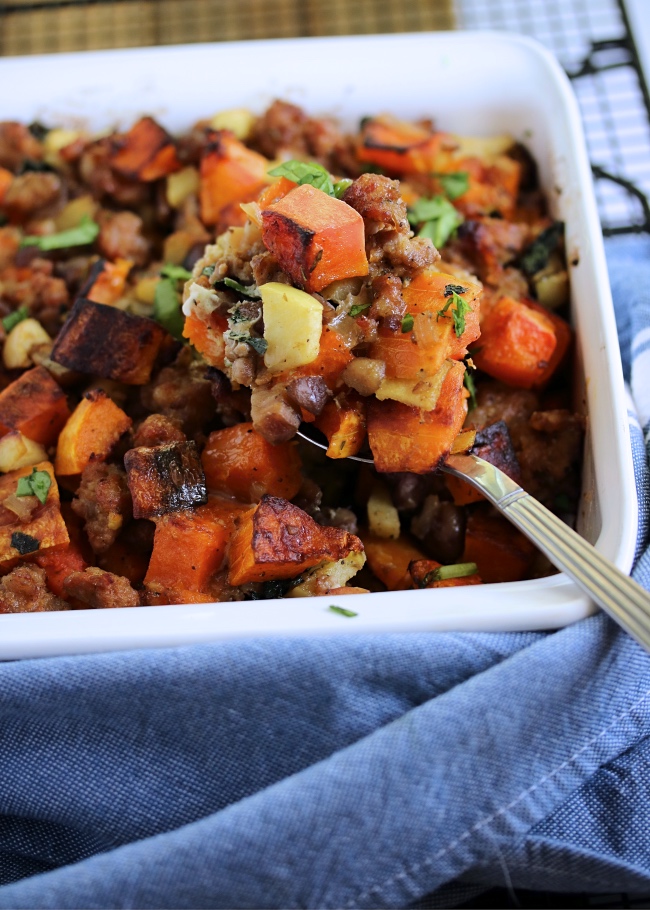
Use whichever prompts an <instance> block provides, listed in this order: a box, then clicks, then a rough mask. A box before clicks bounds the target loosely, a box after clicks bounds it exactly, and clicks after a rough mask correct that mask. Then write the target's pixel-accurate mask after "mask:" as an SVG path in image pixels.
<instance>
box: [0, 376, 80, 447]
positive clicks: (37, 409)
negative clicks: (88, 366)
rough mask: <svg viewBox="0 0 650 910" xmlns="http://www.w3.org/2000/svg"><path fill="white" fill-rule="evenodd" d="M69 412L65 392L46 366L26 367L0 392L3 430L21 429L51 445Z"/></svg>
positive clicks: (0, 416)
mask: <svg viewBox="0 0 650 910" xmlns="http://www.w3.org/2000/svg"><path fill="white" fill-rule="evenodd" d="M69 416H70V409H69V408H68V402H67V399H66V397H65V393H64V391H63V389H62V388H61V386H60V385H59V384H58V383H57V382H56V381H55V380H54V379H53V378H52V377H51V376H50V374H49V373H48V371H47V370H46V369H45V367H40V366H39V367H34V368H33V369H32V370H27V372H26V373H23V374H22V375H21V376H19V377H18V379H16V380H15V381H14V382H12V383H11V384H10V385H8V386H7V387H6V389H3V390H2V392H0V434H4V433H8V432H9V430H18V431H20V432H21V433H23V434H24V435H25V436H27V437H28V438H29V439H33V440H34V442H40V443H42V444H43V445H45V446H49V445H52V443H54V441H55V440H56V438H57V436H58V435H59V432H60V431H61V429H62V427H63V425H64V424H65V422H66V420H67V419H68V417H69Z"/></svg>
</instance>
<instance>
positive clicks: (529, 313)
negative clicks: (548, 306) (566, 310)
mask: <svg viewBox="0 0 650 910" xmlns="http://www.w3.org/2000/svg"><path fill="white" fill-rule="evenodd" d="M555 320H559V316H556V317H555ZM555 320H554V319H552V318H551V314H550V313H548V312H547V311H546V310H544V308H543V307H540V306H536V307H532V306H530V305H528V304H527V303H524V302H522V301H520V300H515V299H514V298H513V297H507V296H506V297H501V298H500V299H499V300H497V302H496V303H495V304H494V306H493V307H492V308H491V309H490V310H489V311H488V312H487V313H486V314H485V317H484V318H483V320H482V322H481V343H480V347H479V348H478V349H477V350H476V352H475V353H473V354H472V357H473V359H474V362H475V363H476V366H477V367H478V368H479V369H481V370H483V371H484V372H485V373H487V374H488V375H489V376H493V377H494V378H495V379H500V380H501V382H505V383H506V384H507V385H511V386H515V387H516V388H520V389H533V388H539V387H540V386H541V385H543V384H544V383H545V382H546V381H548V379H549V378H550V373H549V368H550V367H551V366H552V365H555V364H556V363H557V362H558V358H557V357H556V356H555V349H556V347H557V343H558V337H557V331H558V330H557V328H556V322H555ZM565 324H566V323H565ZM567 328H568V326H567ZM569 338H570V334H569ZM567 347H568V341H567V344H566V345H565V346H564V351H566V348H567ZM561 356H562V355H560V357H561ZM553 368H554V367H553Z"/></svg>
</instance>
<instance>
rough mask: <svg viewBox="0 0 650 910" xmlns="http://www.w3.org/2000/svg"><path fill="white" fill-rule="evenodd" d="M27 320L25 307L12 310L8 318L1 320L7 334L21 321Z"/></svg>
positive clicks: (27, 312) (27, 311)
mask: <svg viewBox="0 0 650 910" xmlns="http://www.w3.org/2000/svg"><path fill="white" fill-rule="evenodd" d="M27 318H29V310H28V309H27V307H26V306H21V307H19V308H18V309H17V310H14V311H13V313H9V315H8V316H5V318H4V319H3V320H2V327H3V329H4V330H5V332H6V333H7V335H8V334H9V332H10V331H11V330H12V329H13V328H14V326H17V325H18V323H19V322H22V321H23V319H27Z"/></svg>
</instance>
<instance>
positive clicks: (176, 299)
mask: <svg viewBox="0 0 650 910" xmlns="http://www.w3.org/2000/svg"><path fill="white" fill-rule="evenodd" d="M153 318H154V319H155V320H156V322H159V323H160V325H162V326H163V327H164V328H166V329H167V331H168V332H169V334H170V335H173V336H174V338H177V339H178V340H179V341H182V340H183V326H184V324H185V320H184V319H183V312H182V310H181V295H180V294H179V293H178V291H177V290H176V282H175V281H174V280H172V279H171V278H161V279H160V281H159V282H158V284H157V285H156V293H155V296H154V301H153Z"/></svg>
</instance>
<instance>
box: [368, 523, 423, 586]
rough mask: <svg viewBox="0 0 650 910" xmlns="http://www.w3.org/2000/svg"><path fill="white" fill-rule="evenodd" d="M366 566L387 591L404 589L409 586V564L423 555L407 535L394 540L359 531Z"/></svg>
mask: <svg viewBox="0 0 650 910" xmlns="http://www.w3.org/2000/svg"><path fill="white" fill-rule="evenodd" d="M361 539H362V540H363V546H364V548H365V551H366V558H367V560H368V566H369V568H370V569H371V570H372V572H373V574H374V575H376V576H377V578H378V579H379V581H381V582H382V583H383V584H384V585H386V587H387V588H388V590H389V591H404V590H406V589H407V588H410V587H411V576H410V575H409V564H410V563H411V562H413V561H414V560H422V559H425V555H424V553H423V552H422V550H420V548H419V547H417V546H416V545H415V544H414V543H412V542H411V541H410V540H409V539H408V538H407V537H404V536H402V537H398V538H397V540H394V539H392V538H389V537H377V536H376V535H374V534H370V533H369V532H367V531H366V532H363V531H362V532H361Z"/></svg>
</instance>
